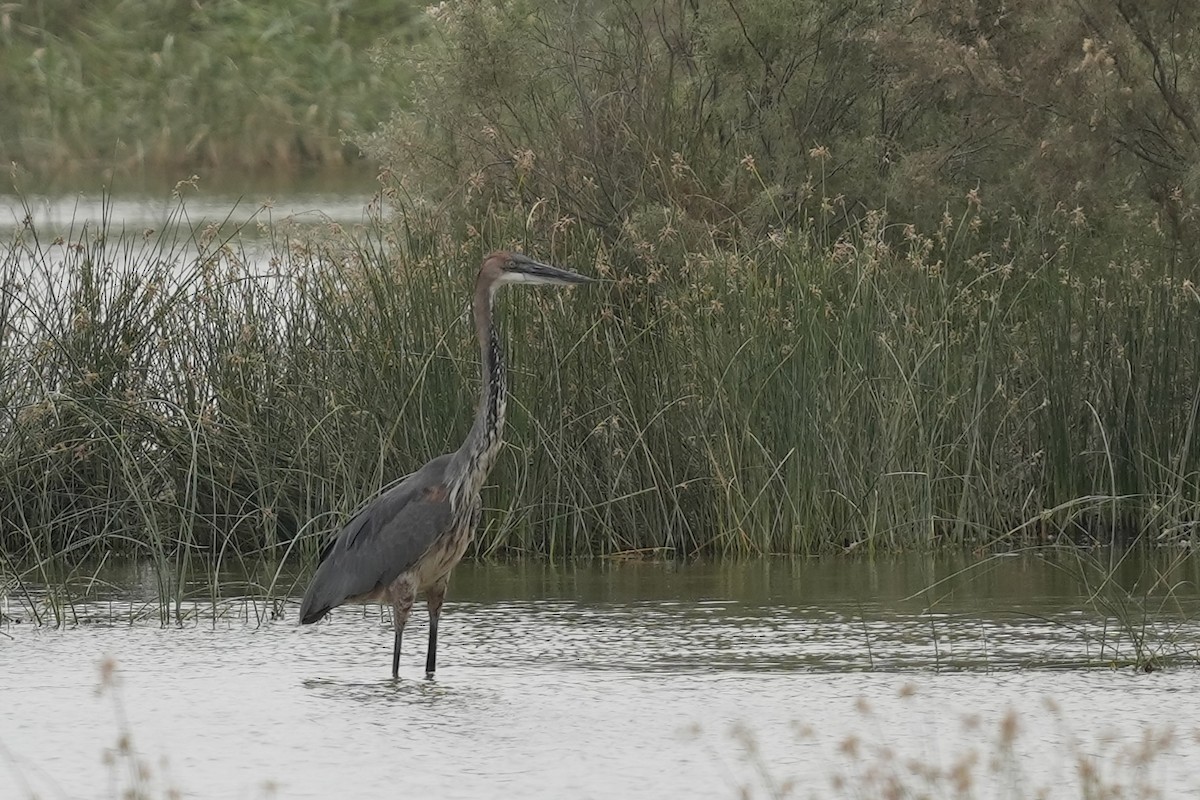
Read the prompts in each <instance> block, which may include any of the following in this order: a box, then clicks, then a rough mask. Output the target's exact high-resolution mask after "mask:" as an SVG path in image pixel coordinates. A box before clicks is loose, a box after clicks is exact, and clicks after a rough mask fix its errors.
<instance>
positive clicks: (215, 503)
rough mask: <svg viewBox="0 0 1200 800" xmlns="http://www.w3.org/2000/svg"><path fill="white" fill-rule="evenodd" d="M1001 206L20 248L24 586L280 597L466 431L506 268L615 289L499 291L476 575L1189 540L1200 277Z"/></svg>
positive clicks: (14, 254)
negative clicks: (475, 325) (923, 221)
mask: <svg viewBox="0 0 1200 800" xmlns="http://www.w3.org/2000/svg"><path fill="white" fill-rule="evenodd" d="M978 213H979V210H978V209H977V208H976V207H975V206H974V205H972V204H967V206H966V207H965V208H964V209H962V211H961V212H960V214H959V215H958V216H950V215H947V216H946V218H945V220H944V221H943V224H942V225H941V226H940V228H938V229H936V230H933V231H928V232H923V231H918V230H916V229H913V228H911V227H903V226H895V225H890V224H889V223H888V221H887V219H886V216H885V215H883V214H881V213H875V214H870V215H868V216H867V217H866V218H865V220H864V221H863V222H862V223H861V224H860V225H858V226H857V227H852V228H850V229H846V230H839V231H832V232H831V231H826V232H823V233H820V234H819V235H818V234H817V233H815V232H805V231H802V230H796V229H784V228H779V229H771V230H768V231H766V232H765V233H764V234H762V235H761V236H759V235H752V234H750V233H746V232H741V233H737V232H736V231H735V232H733V234H731V233H730V232H729V231H725V232H722V233H721V235H720V236H718V235H716V234H715V233H714V232H713V231H709V230H705V229H702V228H695V227H693V226H689V225H688V224H687V223H686V222H684V221H683V217H682V216H681V215H677V214H675V213H674V212H673V211H672V209H671V208H669V207H663V208H660V209H654V210H650V211H647V212H646V213H645V214H644V215H643V216H642V217H641V218H639V219H636V220H634V221H633V222H631V223H630V224H629V225H627V226H626V228H625V230H624V231H622V233H621V234H620V235H619V236H617V237H612V236H609V235H604V234H601V233H598V232H596V231H595V230H594V229H589V228H586V227H584V226H579V225H577V224H574V223H573V222H572V220H570V219H569V218H560V217H556V216H555V215H554V214H553V213H551V212H550V210H549V209H548V208H547V207H546V206H545V205H544V204H542V205H539V206H535V207H533V208H530V209H511V210H504V209H494V210H493V211H492V212H491V213H489V214H487V215H485V216H484V217H483V218H482V219H481V223H480V225H478V226H477V227H467V226H461V225H456V224H455V223H454V222H452V221H450V220H451V219H452V216H453V215H447V214H445V213H444V210H440V209H426V208H422V207H420V206H417V205H415V204H406V205H403V206H402V209H401V213H400V215H399V216H398V217H397V218H396V219H395V220H389V221H383V220H375V221H374V222H373V223H372V224H370V225H367V226H365V227H363V228H362V229H360V230H357V231H343V230H339V229H335V227H334V226H329V227H327V228H324V229H321V230H316V231H314V230H301V229H289V228H286V227H278V228H274V227H270V226H266V230H267V232H268V233H269V235H270V236H271V237H272V238H271V239H270V241H269V243H268V246H267V250H268V255H266V256H263V257H261V258H259V257H251V256H250V255H248V254H247V252H246V251H243V250H242V249H241V248H240V247H239V245H238V242H239V239H238V238H237V236H238V232H237V230H236V228H235V226H233V225H232V224H230V223H228V222H227V223H226V224H214V225H210V226H207V227H205V228H202V229H196V230H192V229H190V228H188V227H187V226H182V227H181V226H177V225H173V226H166V227H164V231H166V232H164V233H156V234H151V233H148V234H145V235H142V234H135V235H129V234H128V232H122V231H117V230H113V229H111V228H108V227H103V226H102V227H100V228H98V229H93V228H90V227H89V228H84V229H81V230H77V231H74V232H72V233H71V234H70V235H69V236H64V237H63V239H62V240H61V241H54V242H46V241H43V240H42V239H41V238H40V237H39V233H38V231H37V230H36V229H34V228H33V227H32V226H26V227H25V228H24V229H23V230H21V231H20V232H18V234H17V235H16V237H15V239H14V240H13V241H12V242H11V243H10V244H9V245H8V246H7V248H6V250H5V252H4V257H3V261H2V263H0V285H3V287H4V291H3V294H2V298H0V314H2V315H3V316H2V319H0V322H3V325H4V328H3V329H4V331H5V334H4V340H3V348H2V350H0V353H2V357H0V393H3V397H4V400H5V408H6V410H7V414H6V415H5V418H4V422H3V430H2V432H0V440H2V441H0V460H2V463H0V466H2V467H3V469H2V470H0V521H2V523H3V535H2V540H3V548H4V555H5V559H6V562H7V563H8V564H10V565H13V564H19V565H23V566H22V567H21V568H20V569H21V570H22V572H21V574H22V575H25V576H40V577H41V578H44V579H46V580H47V581H53V580H54V579H55V578H58V579H59V582H61V577H62V575H60V574H52V573H53V571H54V570H65V571H66V572H67V573H70V571H71V570H72V569H76V568H77V567H76V565H78V564H80V563H81V562H83V561H84V560H85V557H99V556H102V555H104V554H105V553H109V552H117V551H127V552H135V553H139V554H142V555H145V556H148V557H150V558H152V559H153V560H154V561H155V562H156V563H157V564H159V566H160V568H159V570H158V574H159V575H160V576H162V578H161V579H162V581H163V585H162V586H161V587H160V588H161V591H162V593H163V595H164V596H168V597H171V598H174V599H175V610H174V613H176V614H178V613H179V602H180V600H181V599H182V598H184V597H186V596H188V594H189V592H195V591H199V590H198V589H196V588H195V586H196V585H197V584H198V583H201V582H203V583H205V584H206V585H209V586H211V585H212V584H213V583H216V582H217V581H218V580H219V578H220V575H221V574H222V570H224V569H227V568H236V569H237V570H238V571H240V572H251V573H255V574H260V575H261V576H262V577H261V578H260V579H256V580H259V581H260V583H259V584H256V586H257V588H258V589H260V590H265V591H267V592H268V593H281V594H283V593H287V592H288V591H289V590H290V589H291V587H290V586H286V585H283V584H284V583H285V582H286V580H285V578H284V577H283V576H284V572H282V571H281V570H280V565H281V564H282V563H283V562H285V561H288V560H294V559H296V558H301V559H310V558H311V557H313V555H314V554H315V552H316V550H317V548H318V544H319V542H320V540H321V538H322V537H323V536H324V535H325V534H326V533H328V532H330V531H333V530H336V529H337V527H338V526H339V524H340V523H341V522H342V521H343V520H344V519H345V518H346V517H347V516H348V515H349V514H350V513H351V512H352V511H353V510H354V509H355V508H356V507H357V506H358V505H360V504H361V503H362V502H364V501H365V500H366V499H367V498H369V497H370V496H371V495H373V494H374V493H376V492H377V491H379V490H380V489H381V488H383V487H384V486H386V485H388V484H389V483H390V482H391V481H394V480H396V479H398V478H400V477H402V476H403V475H404V474H406V473H407V472H409V471H411V470H412V469H415V468H416V467H417V466H419V465H420V464H421V463H422V462H423V461H424V460H426V459H428V458H430V457H432V456H434V455H436V454H438V453H441V452H446V451H448V450H452V449H453V448H454V447H456V446H457V445H458V443H459V442H460V441H461V437H462V436H463V435H464V434H465V431H466V430H467V428H468V427H469V421H470V416H471V414H472V413H473V410H474V406H475V403H476V398H477V397H478V391H479V387H478V380H479V379H478V365H477V360H476V353H475V345H474V338H473V335H472V332H471V330H470V327H469V316H468V315H467V314H466V313H465V312H466V299H467V297H468V296H469V290H470V284H471V280H472V279H473V275H474V267H475V265H476V264H477V263H478V261H479V258H480V257H481V256H482V255H483V254H484V253H485V252H486V251H488V250H491V249H493V248H497V247H516V248H521V249H525V250H528V251H531V252H534V253H536V254H537V255H538V256H539V257H542V258H544V259H547V260H551V261H555V262H557V263H561V264H563V265H565V266H569V267H572V268H575V269H579V270H582V271H584V272H588V273H591V274H595V275H597V276H599V277H602V278H604V279H605V281H606V282H605V283H604V284H602V285H601V286H600V287H597V288H593V289H590V290H587V291H571V292H566V293H542V292H537V291H525V292H520V291H511V292H508V293H505V294H502V295H501V296H500V300H499V312H498V313H499V318H500V324H501V327H502V328H503V329H504V331H505V334H506V342H507V343H508V346H509V351H510V353H509V355H510V359H509V360H510V364H511V387H510V389H511V394H512V400H511V403H510V410H511V411H510V413H511V419H510V426H509V429H508V436H507V440H506V445H505V448H504V450H503V451H502V456H501V459H500V462H499V464H498V466H497V469H496V471H495V472H494V473H493V476H492V479H491V483H490V485H489V487H488V488H487V490H486V493H485V498H486V499H485V502H486V504H487V506H488V513H487V514H486V515H485V520H484V523H483V526H482V529H481V530H480V532H479V536H478V538H477V540H476V545H475V551H474V552H475V553H476V554H503V553H530V554H539V555H547V556H552V557H567V556H578V555H600V556H608V555H618V554H627V555H628V554H652V555H657V556H688V555H694V554H701V553H711V554H723V555H742V554H755V553H798V554H809V553H818V552H826V551H842V550H849V551H864V552H877V551H880V550H896V549H906V548H931V547H938V546H946V545H950V546H960V545H973V546H978V547H1005V546H1012V545H1013V544H1016V543H1020V542H1026V541H1030V540H1034V541H1043V540H1055V541H1058V540H1060V539H1061V538H1066V539H1068V540H1072V541H1080V542H1082V543H1090V542H1095V541H1110V540H1113V539H1118V540H1124V539H1128V538H1134V537H1141V538H1143V539H1145V540H1148V541H1149V540H1153V541H1170V542H1190V541H1192V538H1193V534H1192V531H1193V525H1194V519H1195V511H1196V479H1195V473H1196V457H1197V448H1198V445H1197V443H1196V437H1195V436H1194V435H1193V428H1194V424H1195V415H1196V408H1197V407H1198V402H1200V400H1198V398H1200V392H1198V391H1197V381H1198V380H1200V371H1198V370H1197V364H1196V356H1195V354H1194V352H1193V351H1194V348H1190V347H1188V346H1187V343H1188V342H1190V341H1192V340H1194V339H1195V334H1196V333H1197V323H1198V321H1200V319H1198V313H1197V312H1198V310H1200V298H1198V297H1197V295H1196V291H1195V288H1194V286H1193V285H1192V284H1191V282H1190V281H1188V280H1187V279H1185V278H1182V277H1180V275H1181V272H1180V271H1179V269H1178V267H1177V265H1176V264H1175V263H1174V262H1173V261H1172V259H1171V258H1170V254H1169V253H1156V252H1155V251H1154V250H1153V249H1150V248H1147V247H1146V246H1145V244H1144V243H1143V242H1137V241H1133V242H1127V243H1120V242H1093V241H1089V240H1088V239H1086V238H1085V236H1084V233H1083V232H1082V231H1081V230H1080V229H1078V227H1073V226H1072V225H1071V223H1070V220H1068V219H1065V218H1064V219H1057V218H1051V219H1049V220H1040V221H1039V220H1035V221H1033V222H1022V221H1014V223H1013V235H1012V236H1011V237H1010V239H1009V240H1008V241H1006V242H1005V243H1003V245H1001V246H992V245H989V244H987V243H985V242H983V241H982V240H978V239H976V238H975V235H974V231H975V230H976V229H977V227H978V226H976V225H974V224H973V221H974V219H975V218H976V217H977V216H978ZM1034 229H1036V231H1034ZM1031 231H1033V232H1031ZM1035 233H1036V235H1034V234H1035ZM1048 243H1049V246H1048ZM1101 253H1103V256H1104V257H1103V260H1099V254H1101ZM29 565H32V566H29ZM164 613H166V612H164Z"/></svg>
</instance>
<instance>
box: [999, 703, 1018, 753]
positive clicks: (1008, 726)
mask: <svg viewBox="0 0 1200 800" xmlns="http://www.w3.org/2000/svg"><path fill="white" fill-rule="evenodd" d="M1016 738H1017V712H1016V711H1015V710H1013V709H1011V708H1010V709H1009V710H1008V711H1007V712H1006V713H1005V714H1004V718H1003V719H1001V720H1000V742H1001V744H1003V745H1005V746H1006V747H1007V746H1010V745H1011V744H1012V743H1013V742H1014V741H1016Z"/></svg>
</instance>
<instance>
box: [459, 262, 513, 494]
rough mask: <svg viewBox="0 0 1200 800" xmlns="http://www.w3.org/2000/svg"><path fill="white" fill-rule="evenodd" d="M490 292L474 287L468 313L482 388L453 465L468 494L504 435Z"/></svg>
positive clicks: (503, 392)
mask: <svg viewBox="0 0 1200 800" xmlns="http://www.w3.org/2000/svg"><path fill="white" fill-rule="evenodd" d="M493 291H494V290H493V288H492V287H491V286H488V285H487V284H485V283H483V282H480V283H479V285H477V286H476V287H475V299H474V301H473V304H472V312H473V316H474V319H475V334H476V336H477V337H478V339H479V361H480V370H481V373H482V381H483V386H482V389H481V394H480V398H479V408H478V409H477V410H476V412H475V422H474V424H472V425H471V432H470V433H469V434H467V440H466V441H465V442H463V444H462V447H460V448H458V452H457V453H455V458H454V464H455V466H456V467H457V470H456V472H457V473H458V475H460V476H461V478H460V480H462V481H463V483H465V484H468V485H469V486H470V488H471V491H472V493H474V492H478V491H479V489H480V487H482V486H483V481H484V479H486V478H487V474H488V471H489V470H491V468H492V463H493V462H494V461H495V459H496V454H497V453H498V452H499V450H500V437H501V435H502V434H503V432H504V410H505V406H506V405H507V393H506V392H507V390H506V388H505V382H504V353H503V352H502V350H501V349H500V332H499V331H497V330H496V326H495V323H494V322H493V321H492V294H493Z"/></svg>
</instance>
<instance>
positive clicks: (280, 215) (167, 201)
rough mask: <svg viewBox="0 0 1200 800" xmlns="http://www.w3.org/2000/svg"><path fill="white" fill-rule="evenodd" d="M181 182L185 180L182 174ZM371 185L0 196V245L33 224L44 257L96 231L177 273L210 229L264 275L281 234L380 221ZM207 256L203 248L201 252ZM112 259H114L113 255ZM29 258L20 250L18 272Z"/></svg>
mask: <svg viewBox="0 0 1200 800" xmlns="http://www.w3.org/2000/svg"><path fill="white" fill-rule="evenodd" d="M181 177H186V176H181ZM378 191H379V184H378V183H377V181H376V180H375V178H374V176H373V175H372V174H371V173H370V172H369V171H365V170H363V171H357V170H346V171H341V172H337V173H333V174H331V175H324V174H322V175H314V176H308V177H307V178H296V177H289V178H287V179H279V178H272V177H271V176H269V175H267V176H262V175H253V174H245V175H239V174H226V173H214V174H212V175H208V176H206V177H205V178H202V179H201V180H199V181H198V182H196V184H195V186H185V187H182V188H180V190H179V192H178V193H177V192H176V191H175V188H174V184H173V182H172V181H168V180H165V179H163V178H161V177H153V178H149V179H147V180H145V181H144V182H133V181H130V180H125V181H119V182H117V184H116V185H115V187H113V186H109V185H100V184H96V185H93V186H88V187H85V188H82V189H81V188H80V187H79V186H78V185H72V186H70V187H58V186H55V185H53V184H42V185H40V186H39V188H38V189H37V190H36V191H28V190H22V191H19V192H18V191H17V190H16V189H15V188H10V189H9V190H8V191H3V190H0V246H3V244H4V243H7V242H9V241H11V240H12V239H13V238H14V236H16V235H17V233H18V232H19V231H20V230H22V229H23V228H24V227H25V225H26V222H27V219H28V222H29V223H32V226H33V228H34V230H35V231H36V232H37V235H38V239H39V240H40V242H41V243H42V247H43V248H44V249H45V250H46V252H47V253H49V255H50V258H51V260H53V259H54V258H55V257H56V256H57V255H58V253H57V251H56V250H55V248H54V246H53V245H51V244H50V243H51V242H52V241H54V240H55V239H56V238H57V237H61V238H62V239H63V240H65V241H67V242H77V241H81V240H82V241H88V237H86V236H84V231H85V230H86V231H88V232H90V233H91V234H92V235H94V234H95V233H96V232H97V231H99V230H101V229H105V230H106V231H107V232H108V235H109V237H110V239H111V238H112V237H118V238H123V239H127V240H128V241H129V242H130V243H131V245H132V248H133V249H132V252H133V253H135V254H137V253H140V252H145V249H149V250H150V251H156V248H160V247H161V248H165V250H166V251H167V252H169V253H171V254H172V256H173V257H174V258H175V260H176V261H178V262H179V263H180V266H181V269H183V268H185V266H186V265H187V264H188V263H189V262H190V261H191V260H193V259H194V258H195V257H196V256H197V255H198V252H199V251H198V248H197V247H196V243H195V240H196V239H197V238H201V237H202V234H203V232H204V231H205V230H206V229H207V228H209V227H210V226H217V229H218V230H219V236H218V238H217V241H218V242H226V241H228V242H230V243H231V244H232V246H233V247H234V248H235V249H236V250H237V253H238V255H239V257H240V258H241V259H243V260H244V261H245V262H246V263H247V264H248V265H249V266H250V267H251V270H252V272H256V273H268V274H269V273H270V272H273V271H274V270H273V269H272V268H270V266H269V264H270V261H271V258H272V256H273V255H275V253H276V252H277V250H278V248H279V245H280V243H281V241H282V240H283V238H284V237H286V236H294V235H296V234H297V233H303V232H305V231H308V230H312V229H326V230H327V229H329V228H330V227H337V228H339V229H342V230H351V231H353V230H356V229H358V230H361V229H365V228H366V227H368V226H369V225H371V221H372V219H373V218H378V217H379V216H380V197H379V194H378ZM209 249H210V251H211V246H210V248H209ZM113 252H119V251H117V250H114V251H113ZM30 263H31V260H30V258H29V257H28V255H27V254H26V253H24V251H22V252H21V260H20V265H21V266H22V267H23V268H28V267H29V265H30Z"/></svg>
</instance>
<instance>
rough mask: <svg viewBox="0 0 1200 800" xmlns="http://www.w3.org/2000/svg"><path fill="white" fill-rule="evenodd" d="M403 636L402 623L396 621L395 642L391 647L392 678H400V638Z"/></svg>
mask: <svg viewBox="0 0 1200 800" xmlns="http://www.w3.org/2000/svg"><path fill="white" fill-rule="evenodd" d="M403 634H404V623H402V622H400V620H396V642H395V644H393V645H392V677H393V678H399V677H400V637H401V636H403Z"/></svg>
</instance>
